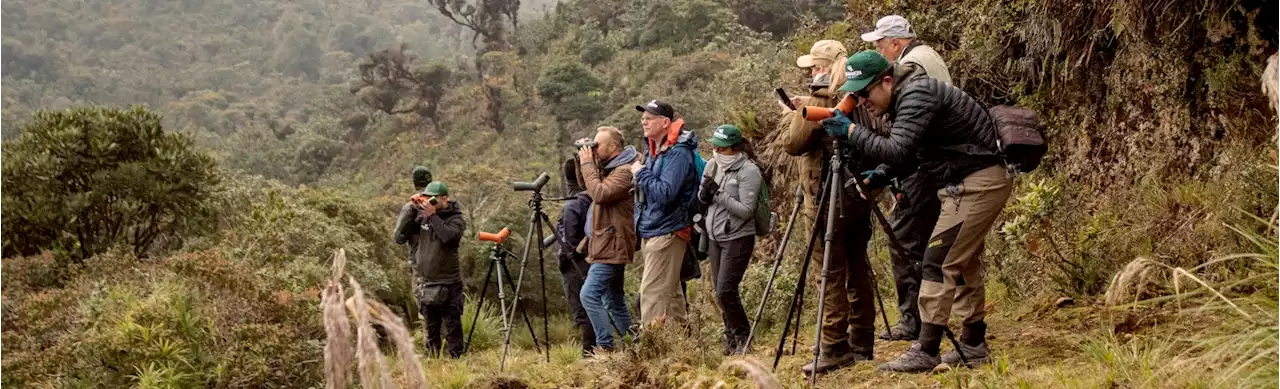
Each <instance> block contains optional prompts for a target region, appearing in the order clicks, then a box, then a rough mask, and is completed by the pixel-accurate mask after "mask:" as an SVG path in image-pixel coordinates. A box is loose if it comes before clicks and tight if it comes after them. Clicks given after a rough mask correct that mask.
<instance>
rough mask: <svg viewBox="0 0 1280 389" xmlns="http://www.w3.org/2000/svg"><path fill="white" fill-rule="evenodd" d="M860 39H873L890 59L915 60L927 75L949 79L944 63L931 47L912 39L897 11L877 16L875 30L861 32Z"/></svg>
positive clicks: (947, 80)
mask: <svg viewBox="0 0 1280 389" xmlns="http://www.w3.org/2000/svg"><path fill="white" fill-rule="evenodd" d="M862 40H863V41H866V42H871V43H875V45H876V51H878V52H880V55H883V56H884V57H885V59H888V60H889V61H890V62H894V63H909V64H915V65H916V66H919V67H922V68H924V71H925V72H926V73H928V74H929V77H933V78H936V79H938V81H942V82H945V83H948V84H950V83H951V72H949V71H947V63H946V62H944V61H943V60H942V56H941V55H938V52H937V51H934V50H933V48H932V47H929V46H927V45H924V44H921V43H920V41H918V40H916V34H915V32H912V31H911V23H910V22H907V18H904V17H902V16H898V15H889V16H885V17H883V18H880V20H877V21H876V30H875V31H872V32H868V33H866V34H862Z"/></svg>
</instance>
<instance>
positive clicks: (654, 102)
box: [646, 100, 658, 109]
mask: <svg viewBox="0 0 1280 389" xmlns="http://www.w3.org/2000/svg"><path fill="white" fill-rule="evenodd" d="M646 105H647V106H648V107H649V108H653V109H657V108H658V100H650V101H649V104H646Z"/></svg>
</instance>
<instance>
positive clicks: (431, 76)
mask: <svg viewBox="0 0 1280 389" xmlns="http://www.w3.org/2000/svg"><path fill="white" fill-rule="evenodd" d="M407 49H408V46H407V45H403V44H402V45H401V46H400V47H399V48H396V49H387V50H382V51H378V52H376V53H373V54H369V57H368V58H367V59H366V60H365V61H364V62H363V63H361V64H360V65H359V67H360V84H358V85H356V86H355V87H354V88H352V90H351V93H352V94H355V95H356V96H357V97H359V98H360V102H361V103H363V104H364V105H366V106H368V107H370V108H373V109H376V110H378V111H382V112H384V113H387V114H403V113H417V114H418V115H419V116H422V117H425V118H428V119H431V124H432V125H433V126H434V127H435V128H436V129H437V130H439V129H440V116H439V109H440V99H443V98H444V94H445V91H447V90H448V88H449V87H450V86H451V85H453V83H454V82H453V81H454V74H453V71H452V70H450V69H449V67H448V66H445V65H444V64H441V63H432V64H429V65H427V66H424V67H421V68H417V69H414V68H413V61H414V59H416V58H417V57H416V56H414V55H412V54H409V53H408V52H407Z"/></svg>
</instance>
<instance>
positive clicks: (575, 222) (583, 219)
mask: <svg viewBox="0 0 1280 389" xmlns="http://www.w3.org/2000/svg"><path fill="white" fill-rule="evenodd" d="M562 170H563V177H564V185H565V192H566V195H567V196H566V197H570V199H569V200H565V202H564V211H563V212H562V213H561V214H560V220H557V221H556V235H557V236H559V237H560V238H559V240H558V241H557V243H558V248H559V251H558V252H557V253H556V259H557V260H558V261H559V262H560V278H561V279H562V280H563V281H564V296H565V298H566V299H568V300H569V311H571V312H573V321H574V323H576V324H577V325H578V328H579V329H580V330H582V353H583V355H588V354H589V353H591V351H592V349H594V348H595V347H596V332H595V329H594V328H592V327H591V319H590V318H589V317H587V311H586V310H585V309H582V300H581V299H580V298H578V295H579V294H580V293H581V292H582V283H583V282H584V281H586V279H587V269H588V267H590V264H588V263H587V254H586V252H585V250H584V251H583V252H578V244H580V243H582V240H583V239H584V238H586V237H587V233H586V227H587V211H588V210H589V209H591V197H590V196H588V195H587V193H586V192H585V191H584V190H583V187H582V183H581V180H582V178H581V177H580V176H579V174H578V161H577V160H576V159H574V158H569V159H568V160H565V161H564V167H563V169H562Z"/></svg>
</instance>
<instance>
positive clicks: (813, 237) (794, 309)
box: [773, 181, 828, 370]
mask: <svg viewBox="0 0 1280 389" xmlns="http://www.w3.org/2000/svg"><path fill="white" fill-rule="evenodd" d="M823 183H824V184H825V181H823ZM827 200H828V199H827V190H826V186H825V185H823V186H822V191H821V192H820V194H819V195H818V209H822V207H824V206H826V204H827ZM818 221H819V220H818V219H816V218H815V219H814V220H813V227H812V228H810V230H809V245H808V246H806V247H805V250H804V259H803V260H802V261H801V265H800V277H799V278H798V279H797V280H796V293H795V294H792V295H791V307H789V308H787V320H786V321H785V322H784V324H783V326H782V336H780V337H779V338H778V349H777V351H776V352H775V353H774V356H773V369H774V370H778V362H779V361H781V360H782V351H783V350H784V349H785V348H786V346H787V333H788V332H790V331H791V318H792V316H795V317H796V318H797V319H798V318H799V317H800V312H798V311H800V310H803V308H804V285H805V284H806V283H807V281H808V276H809V261H810V260H811V259H813V246H814V245H815V244H817V242H818ZM799 332H800V323H799V320H796V333H797V334H798V333H799ZM796 338H799V335H796ZM796 338H793V339H792V343H791V353H792V354H795V352H796V351H795V348H796V344H795V342H796Z"/></svg>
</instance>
